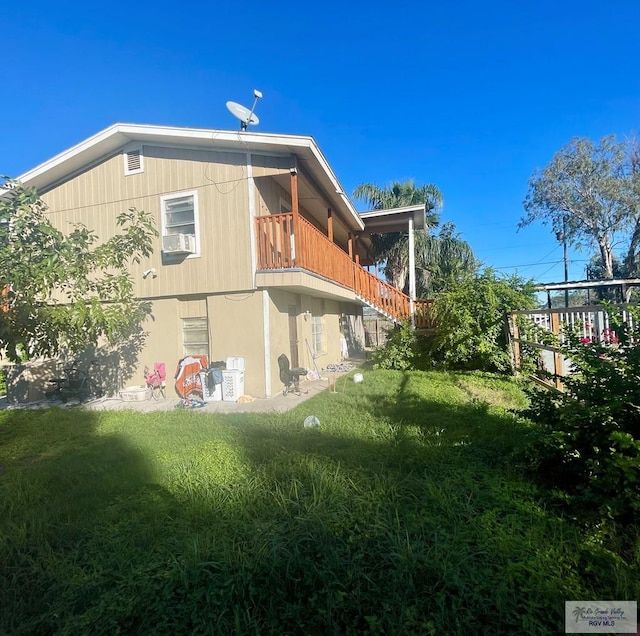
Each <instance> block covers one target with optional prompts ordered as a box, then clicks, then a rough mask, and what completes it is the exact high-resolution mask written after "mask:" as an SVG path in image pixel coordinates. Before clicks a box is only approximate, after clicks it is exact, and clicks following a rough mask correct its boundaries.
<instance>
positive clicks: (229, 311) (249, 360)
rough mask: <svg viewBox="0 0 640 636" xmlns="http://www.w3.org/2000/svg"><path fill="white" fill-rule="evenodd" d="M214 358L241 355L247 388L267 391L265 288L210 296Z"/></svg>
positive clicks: (251, 392)
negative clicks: (263, 291)
mask: <svg viewBox="0 0 640 636" xmlns="http://www.w3.org/2000/svg"><path fill="white" fill-rule="evenodd" d="M207 309H208V314H209V351H210V356H211V360H226V359H227V358H228V357H230V356H239V357H242V358H244V361H245V376H244V377H245V381H244V392H245V394H247V395H252V396H253V397H264V396H265V395H266V386H265V373H264V367H265V364H264V345H263V340H264V321H263V317H262V316H263V308H262V292H259V291H256V292H242V293H237V294H223V295H217V296H209V297H208V298H207Z"/></svg>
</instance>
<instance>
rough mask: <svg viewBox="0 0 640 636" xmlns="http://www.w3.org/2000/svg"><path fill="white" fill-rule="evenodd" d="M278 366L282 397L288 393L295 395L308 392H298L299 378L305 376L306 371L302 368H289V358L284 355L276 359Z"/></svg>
mask: <svg viewBox="0 0 640 636" xmlns="http://www.w3.org/2000/svg"><path fill="white" fill-rule="evenodd" d="M278 366H279V367H280V381H281V382H282V384H284V391H282V395H286V394H287V393H289V391H291V392H292V393H295V394H296V395H300V393H308V392H309V391H301V390H300V377H301V376H303V375H307V370H306V369H304V368H302V367H294V368H293V369H292V368H290V366H289V358H287V356H286V355H285V354H284V353H283V354H282V355H281V356H280V357H279V358H278Z"/></svg>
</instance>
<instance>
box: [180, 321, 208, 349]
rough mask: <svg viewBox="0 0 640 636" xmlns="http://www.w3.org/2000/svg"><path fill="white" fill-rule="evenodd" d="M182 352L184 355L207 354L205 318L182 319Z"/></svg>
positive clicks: (206, 323)
mask: <svg viewBox="0 0 640 636" xmlns="http://www.w3.org/2000/svg"><path fill="white" fill-rule="evenodd" d="M182 342H183V346H182V353H183V355H185V356H189V355H191V356H193V355H197V356H200V355H202V356H208V355H209V322H208V320H207V319H206V318H183V319H182Z"/></svg>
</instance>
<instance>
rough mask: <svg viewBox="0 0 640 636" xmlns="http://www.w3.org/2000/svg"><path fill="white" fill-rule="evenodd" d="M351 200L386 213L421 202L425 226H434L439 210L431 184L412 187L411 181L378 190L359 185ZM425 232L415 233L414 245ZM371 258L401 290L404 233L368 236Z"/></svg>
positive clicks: (439, 194) (405, 272)
mask: <svg viewBox="0 0 640 636" xmlns="http://www.w3.org/2000/svg"><path fill="white" fill-rule="evenodd" d="M353 197H354V198H355V199H360V200H362V201H365V203H366V204H367V205H368V206H369V208H370V209H372V210H389V209H393V208H401V207H404V206H407V205H417V204H421V203H424V204H425V206H426V224H427V227H433V226H436V225H438V222H439V216H438V210H439V209H440V208H441V207H442V201H443V198H442V192H440V189H439V188H438V186H436V185H433V184H432V183H427V184H425V185H421V186H416V185H415V183H414V182H413V180H412V179H409V180H407V181H402V182H400V181H393V182H392V183H390V184H389V185H388V186H385V187H380V186H377V185H375V184H374V183H361V184H360V185H359V186H357V187H356V188H355V190H354V191H353ZM426 235H427V232H426V231H424V232H416V235H415V237H416V246H417V245H418V243H419V242H420V241H421V240H422V238H423V237H425V236H426ZM371 244H372V248H373V256H374V258H375V259H376V262H378V263H384V274H385V276H386V277H387V279H389V280H390V281H391V283H392V284H393V285H394V286H395V287H397V288H398V289H400V290H404V288H405V286H406V284H407V275H408V273H409V237H408V233H407V232H390V233H388V234H372V235H371Z"/></svg>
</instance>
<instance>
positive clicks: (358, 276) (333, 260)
mask: <svg viewBox="0 0 640 636" xmlns="http://www.w3.org/2000/svg"><path fill="white" fill-rule="evenodd" d="M256 239H257V243H258V270H263V271H264V270H267V271H268V270H286V269H302V270H307V271H309V272H313V273H315V274H319V275H320V276H322V277H324V278H326V279H328V280H330V281H332V282H334V283H338V284H339V285H342V286H343V287H346V288H347V289H350V290H352V291H353V292H354V293H355V295H356V296H358V297H359V298H361V299H362V300H364V301H365V302H366V303H367V304H369V305H370V306H371V307H373V308H374V309H376V310H377V311H380V312H381V313H383V314H385V315H387V316H388V317H389V318H391V319H393V320H396V321H398V320H404V319H409V318H410V317H411V301H410V299H409V296H407V295H406V294H403V293H402V292H401V291H399V290H398V289H396V288H395V287H394V286H393V285H390V284H389V283H387V282H386V281H383V280H381V279H380V278H378V277H377V276H374V275H373V274H371V273H370V272H368V271H367V270H366V269H364V268H363V267H361V266H360V265H358V264H357V263H355V262H354V261H353V260H352V259H351V258H350V257H349V255H348V254H347V253H346V252H344V251H343V250H342V249H340V247H339V246H338V245H336V244H335V243H333V242H331V241H330V240H329V239H328V238H327V237H326V236H325V235H324V234H323V233H322V232H321V231H320V230H318V229H317V228H316V227H314V226H313V225H312V224H311V223H309V221H307V220H306V219H304V218H302V217H300V216H298V218H297V220H296V221H295V227H294V217H293V214H292V213H285V214H271V215H268V216H260V217H258V218H257V219H256ZM430 302H431V301H424V300H418V301H415V303H414V317H415V318H414V320H415V326H416V327H417V328H419V329H429V328H431V327H432V324H431V319H430V316H429V304H430Z"/></svg>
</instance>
